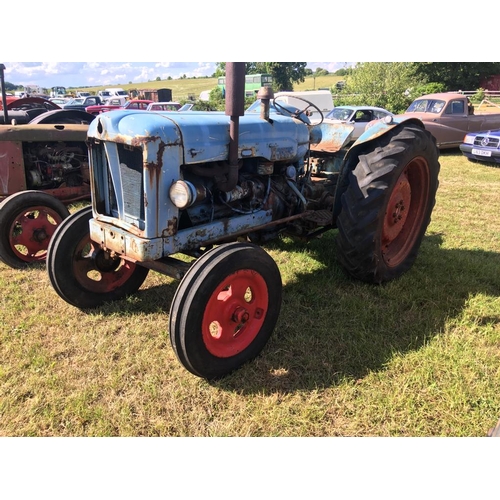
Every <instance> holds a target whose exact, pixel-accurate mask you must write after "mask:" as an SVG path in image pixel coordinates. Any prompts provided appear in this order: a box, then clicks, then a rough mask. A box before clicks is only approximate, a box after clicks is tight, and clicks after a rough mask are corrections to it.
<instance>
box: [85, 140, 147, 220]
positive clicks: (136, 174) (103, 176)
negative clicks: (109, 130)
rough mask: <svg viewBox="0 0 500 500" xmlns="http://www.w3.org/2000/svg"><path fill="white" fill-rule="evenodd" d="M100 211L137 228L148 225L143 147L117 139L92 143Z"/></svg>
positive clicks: (97, 200) (95, 195) (96, 193)
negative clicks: (145, 222) (117, 140)
mask: <svg viewBox="0 0 500 500" xmlns="http://www.w3.org/2000/svg"><path fill="white" fill-rule="evenodd" d="M91 162H92V163H91V165H92V169H93V172H94V186H93V188H94V194H93V195H94V198H95V205H96V208H97V211H98V212H99V213H100V214H102V215H106V216H109V217H114V218H119V219H122V220H124V221H125V222H127V223H130V224H133V225H134V226H136V227H139V228H141V229H142V228H143V226H144V182H143V159H142V149H141V148H134V147H132V146H128V145H126V144H121V143H114V142H107V143H104V142H99V143H94V144H92V146H91Z"/></svg>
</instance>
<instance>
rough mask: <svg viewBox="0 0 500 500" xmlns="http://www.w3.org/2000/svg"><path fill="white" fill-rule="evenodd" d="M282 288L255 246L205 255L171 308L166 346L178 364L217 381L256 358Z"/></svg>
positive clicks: (271, 324)
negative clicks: (170, 345)
mask: <svg viewBox="0 0 500 500" xmlns="http://www.w3.org/2000/svg"><path fill="white" fill-rule="evenodd" d="M281 288H282V284H281V275H280V272H279V269H278V266H277V265H276V263H275V262H274V260H273V259H272V258H271V257H270V256H269V254H268V253H267V252H266V251H265V250H263V249H262V248H260V247H258V246H256V245H252V244H250V243H227V244H223V245H220V246H218V247H216V248H214V249H212V250H210V251H208V252H207V253H205V254H204V255H203V256H202V257H200V258H199V259H198V260H197V261H196V262H195V263H194V264H193V265H192V266H191V267H190V268H189V270H188V272H187V273H186V275H185V276H184V278H183V279H182V280H181V282H180V284H179V287H178V288H177V291H176V293H175V296H174V299H173V301H172V305H171V308H170V318H169V332H170V341H171V344H172V347H173V349H174V351H175V353H176V355H177V357H178V359H179V361H180V362H181V364H182V365H183V366H184V367H185V368H186V369H187V370H189V371H190V372H191V373H193V374H194V375H197V376H199V377H202V378H206V379H216V378H220V377H223V376H225V375H227V374H229V373H230V372H232V371H234V370H236V369H238V368H239V367H240V366H242V365H243V364H244V363H246V362H248V361H250V360H251V359H253V358H255V357H256V356H257V355H258V354H259V353H260V352H261V350H262V349H263V348H264V346H265V345H266V343H267V341H268V340H269V338H270V336H271V334H272V332H273V330H274V327H275V326H276V322H277V320H278V316H279V312H280V309H281Z"/></svg>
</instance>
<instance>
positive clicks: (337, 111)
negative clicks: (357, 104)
mask: <svg viewBox="0 0 500 500" xmlns="http://www.w3.org/2000/svg"><path fill="white" fill-rule="evenodd" d="M352 112H353V110H352V109H349V108H342V107H338V108H333V109H332V110H331V111H330V112H329V113H328V114H327V115H326V116H325V118H328V119H329V120H341V121H347V120H349V118H350V117H351V115H352Z"/></svg>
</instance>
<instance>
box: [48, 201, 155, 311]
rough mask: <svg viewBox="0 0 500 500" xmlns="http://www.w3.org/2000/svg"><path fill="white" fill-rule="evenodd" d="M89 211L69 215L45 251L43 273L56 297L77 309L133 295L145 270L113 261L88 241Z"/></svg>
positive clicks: (144, 276) (90, 211) (146, 272)
mask: <svg viewBox="0 0 500 500" xmlns="http://www.w3.org/2000/svg"><path fill="white" fill-rule="evenodd" d="M91 218H92V207H85V208H82V209H81V210H79V211H78V212H75V213H74V214H72V215H70V216H69V217H68V218H67V219H65V220H64V221H63V223H62V224H61V225H60V226H59V227H58V228H57V231H56V232H55V233H54V237H53V238H52V240H51V241H50V244H49V248H48V250H47V272H48V275H49V279H50V282H51V284H52V286H53V287H54V290H55V291H56V292H57V294H58V295H59V296H60V297H61V298H62V299H64V300H65V301H66V302H68V303H69V304H71V305H73V306H75V307H78V308H80V309H91V308H95V307H98V306H100V305H102V304H104V303H105V302H109V301H112V300H118V299H122V298H124V297H125V296H127V295H131V294H133V293H135V292H136V291H137V290H138V289H139V287H140V286H141V285H142V283H143V282H144V280H145V279H146V277H147V275H148V271H149V269H147V268H145V267H142V266H139V265H137V264H134V263H133V262H128V261H126V260H124V259H121V258H120V257H113V256H111V255H110V254H109V253H108V252H106V251H105V250H103V249H101V248H100V247H99V245H96V244H95V243H94V242H93V241H92V240H91V239H90V229H89V221H90V219H91Z"/></svg>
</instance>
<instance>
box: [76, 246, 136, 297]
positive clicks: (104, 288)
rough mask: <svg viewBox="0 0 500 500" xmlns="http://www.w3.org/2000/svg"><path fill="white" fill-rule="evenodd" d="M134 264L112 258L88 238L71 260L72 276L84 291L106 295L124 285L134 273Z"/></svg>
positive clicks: (78, 247)
mask: <svg viewBox="0 0 500 500" xmlns="http://www.w3.org/2000/svg"><path fill="white" fill-rule="evenodd" d="M135 268H136V264H134V263H133V262H128V261H126V260H124V259H121V258H112V257H111V256H110V255H109V254H108V253H107V252H105V251H103V250H101V249H100V248H96V246H95V244H94V243H93V242H92V241H91V240H90V237H86V238H83V239H82V241H80V243H79V244H78V246H77V249H76V252H75V259H74V260H73V275H74V276H75V277H76V279H77V280H78V282H79V283H80V285H81V286H82V287H84V288H85V289H86V290H88V291H90V292H94V293H107V292H112V291H113V290H115V289H117V288H119V287H120V286H122V285H124V284H125V283H126V282H127V281H128V280H129V278H130V276H131V275H132V274H133V273H134V271H135Z"/></svg>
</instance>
